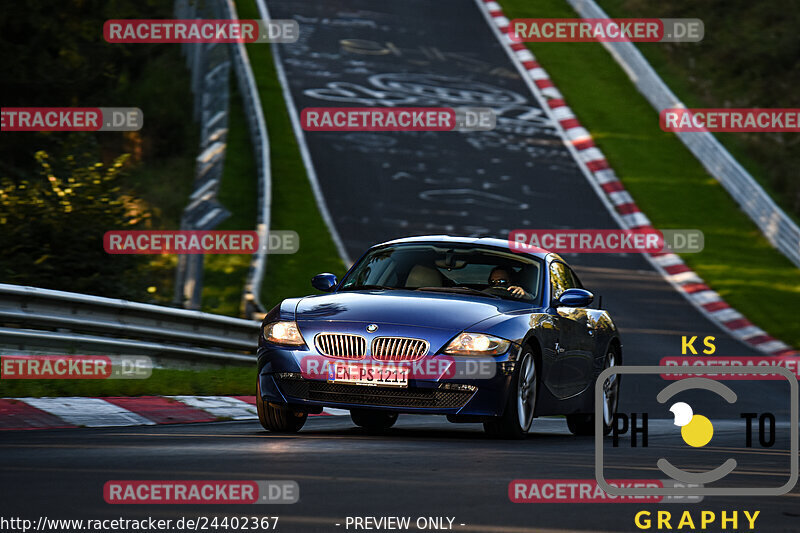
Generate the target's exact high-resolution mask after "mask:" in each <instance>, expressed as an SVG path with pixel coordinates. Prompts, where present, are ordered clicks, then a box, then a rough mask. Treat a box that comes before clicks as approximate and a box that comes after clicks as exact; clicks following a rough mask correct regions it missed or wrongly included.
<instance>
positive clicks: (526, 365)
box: [483, 346, 539, 439]
mask: <svg viewBox="0 0 800 533" xmlns="http://www.w3.org/2000/svg"><path fill="white" fill-rule="evenodd" d="M523 351H524V355H523V356H522V357H521V358H520V360H519V361H520V364H519V368H518V369H517V371H516V372H514V376H513V377H512V379H511V387H510V390H509V393H508V400H507V402H506V408H505V411H504V412H503V416H498V417H495V419H494V420H491V421H489V422H484V423H483V429H484V430H485V431H486V433H488V434H489V435H491V436H494V437H499V438H504V439H522V438H525V435H527V434H528V431H529V430H530V428H531V424H532V423H533V419H534V413H535V411H536V397H537V394H538V392H539V376H538V373H539V370H538V368H537V365H536V359H535V358H534V356H533V351H532V350H531V349H530V348H529V347H527V346H526V347H525V348H524V350H523Z"/></svg>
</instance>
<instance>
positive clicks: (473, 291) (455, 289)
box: [414, 287, 502, 300]
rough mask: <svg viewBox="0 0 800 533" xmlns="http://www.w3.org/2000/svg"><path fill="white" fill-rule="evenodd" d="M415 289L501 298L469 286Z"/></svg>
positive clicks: (418, 289)
mask: <svg viewBox="0 0 800 533" xmlns="http://www.w3.org/2000/svg"><path fill="white" fill-rule="evenodd" d="M414 290H415V291H431V292H463V293H467V294H474V295H476V296H486V297H487V298H497V299H498V300H502V298H501V297H500V296H497V295H496V294H489V293H487V292H483V291H479V290H478V289H473V288H471V287H419V288H417V289H414Z"/></svg>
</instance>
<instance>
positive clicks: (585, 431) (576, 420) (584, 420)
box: [567, 347, 619, 435]
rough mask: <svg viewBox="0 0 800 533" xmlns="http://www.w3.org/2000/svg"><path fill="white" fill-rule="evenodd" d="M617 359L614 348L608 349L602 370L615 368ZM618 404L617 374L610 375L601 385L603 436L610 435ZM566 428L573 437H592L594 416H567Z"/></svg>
mask: <svg viewBox="0 0 800 533" xmlns="http://www.w3.org/2000/svg"><path fill="white" fill-rule="evenodd" d="M618 359H619V356H618V354H617V350H616V348H613V347H612V348H609V350H608V353H607V354H606V362H605V365H604V367H603V369H604V370H605V369H606V368H613V367H615V366H617V364H618ZM618 403H619V374H612V375H611V376H610V377H609V378H608V379H607V380H606V381H605V383H603V435H608V434H609V433H611V425H612V424H613V423H614V415H615V414H616V413H617V404H618ZM567 427H568V428H569V430H570V431H571V432H572V434H574V435H594V414H576V415H567Z"/></svg>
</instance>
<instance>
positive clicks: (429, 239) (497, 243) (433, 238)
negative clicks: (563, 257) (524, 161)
mask: <svg viewBox="0 0 800 533" xmlns="http://www.w3.org/2000/svg"><path fill="white" fill-rule="evenodd" d="M414 242H417V243H440V244H472V245H477V246H490V247H492V248H502V249H504V250H507V251H509V252H514V253H519V254H524V255H530V256H533V257H538V258H539V259H544V258H545V257H547V256H548V255H551V256H554V255H555V254H552V253H550V252H548V251H547V250H544V249H542V248H537V247H535V246H529V247H528V249H526V250H525V251H524V252H521V251H518V250H512V249H511V247H510V246H509V243H508V239H496V238H493V237H459V236H453V235H420V236H417V237H404V238H402V239H394V240H391V241H386V242H382V243H380V244H376V245H375V246H373V248H374V247H377V246H386V245H389V244H405V243H414Z"/></svg>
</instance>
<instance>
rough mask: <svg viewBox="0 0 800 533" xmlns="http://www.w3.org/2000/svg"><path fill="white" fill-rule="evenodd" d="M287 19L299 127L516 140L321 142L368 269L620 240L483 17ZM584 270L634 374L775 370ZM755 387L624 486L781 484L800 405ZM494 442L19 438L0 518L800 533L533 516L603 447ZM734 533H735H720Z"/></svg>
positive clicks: (7, 463)
mask: <svg viewBox="0 0 800 533" xmlns="http://www.w3.org/2000/svg"><path fill="white" fill-rule="evenodd" d="M269 8H270V12H271V16H272V17H273V18H278V19H280V18H296V19H297V20H298V21H299V22H300V24H301V34H302V38H301V40H300V42H298V43H296V44H293V45H282V46H280V54H281V61H282V64H283V66H284V68H285V70H286V73H287V76H288V79H289V83H290V90H291V94H292V97H293V100H294V104H295V106H296V108H297V110H298V111H299V110H301V109H303V108H304V107H323V106H345V107H348V106H382V105H387V104H393V105H396V106H400V105H403V106H458V105H481V106H491V107H494V108H495V109H497V110H498V112H499V115H500V119H499V121H498V124H499V127H498V129H497V130H496V131H494V132H484V133H380V134H375V133H313V134H311V133H306V136H305V137H306V140H307V142H308V147H309V153H310V155H311V159H312V161H313V165H314V169H315V171H316V175H317V178H318V180H319V184H320V188H321V192H322V194H323V196H324V198H325V201H326V204H327V207H328V209H329V211H330V213H331V217H332V220H333V223H334V225H335V227H336V230H337V232H338V233H339V235H340V236H341V239H342V242H343V244H344V246H345V248H346V250H347V253H348V255H350V256H351V257H352V258H355V257H357V256H358V255H359V254H360V253H361V252H362V251H363V250H364V249H365V248H366V247H367V246H369V245H371V244H373V243H375V242H380V241H383V240H387V239H391V238H395V237H401V236H408V235H417V234H429V233H449V234H462V235H478V236H483V235H493V236H500V237H503V236H505V235H506V234H507V232H508V231H509V230H511V229H515V228H540V229H545V228H597V229H602V228H613V227H615V224H614V221H613V219H612V218H611V216H610V215H609V214H608V212H607V211H606V208H605V207H604V206H603V204H602V203H601V201H600V200H599V199H598V198H597V196H596V195H595V193H594V191H593V190H592V189H591V187H590V186H589V185H588V183H587V181H586V179H585V178H584V176H583V175H582V174H581V172H580V171H579V169H578V167H577V166H576V165H575V163H574V162H573V161H572V159H571V158H570V155H569V153H568V151H567V150H566V149H565V148H564V146H563V143H562V141H561V139H560V138H559V137H558V136H557V133H556V130H555V129H554V128H553V125H552V124H551V123H550V122H549V120H548V119H547V117H546V115H545V114H544V113H543V112H542V111H541V109H540V108H539V106H538V104H537V103H536V101H535V99H534V98H533V96H532V95H531V94H530V93H529V92H528V90H527V88H526V87H525V85H524V84H523V82H522V81H521V79H520V78H519V75H518V74H517V72H516V71H515V70H514V68H513V65H512V64H511V62H510V60H509V59H508V57H507V56H506V54H505V52H504V51H503V50H502V48H501V47H500V44H499V43H498V42H497V40H496V38H495V36H494V35H493V33H492V31H491V30H490V27H489V26H488V24H487V23H486V21H485V20H484V18H483V16H482V15H481V13H480V11H479V10H478V8H477V6H476V5H475V4H474V3H473V2H471V1H468V0H461V1H454V0H437V1H436V2H431V1H427V0H405V1H403V2H392V3H388V2H380V3H378V2H373V1H366V0H360V1H356V0H337V1H330V2H328V1H326V2H312V1H308V0H285V1H270V2H269ZM576 75H581V73H576ZM587 75H588V74H587ZM567 259H568V260H569V261H570V262H571V263H572V264H573V265H574V266H576V270H577V271H578V273H579V275H580V276H581V278H582V280H583V282H584V285H586V286H587V287H588V288H590V289H591V290H593V291H594V292H595V293H598V294H602V295H603V298H604V307H606V308H607V309H608V310H609V311H610V312H611V313H612V315H613V316H614V317H615V321H616V322H617V324H618V326H619V327H620V330H621V333H622V341H623V344H624V348H623V352H624V362H625V363H626V364H657V363H658V361H659V359H660V358H661V357H664V356H668V355H681V354H680V346H681V335H684V334H685V335H698V336H699V337H700V338H702V337H703V336H705V335H713V336H715V337H716V345H717V352H716V355H728V356H734V355H757V354H756V353H755V352H753V351H752V350H750V349H748V348H747V347H745V346H744V345H742V344H740V343H739V342H738V341H736V340H735V339H732V338H730V337H728V336H726V334H725V333H724V332H722V331H721V330H719V329H718V328H716V326H714V325H713V324H711V323H710V322H708V321H707V320H705V319H704V318H703V316H702V315H701V314H700V313H698V312H697V311H696V310H695V309H694V308H693V307H692V306H691V305H689V303H687V302H686V301H685V300H684V299H683V297H681V296H680V295H679V294H677V293H676V292H675V291H674V290H673V289H672V288H671V287H670V286H669V285H668V284H667V283H666V282H664V281H663V280H662V279H661V277H660V276H659V275H658V274H657V273H656V272H655V271H653V270H652V269H651V268H650V266H649V264H648V263H647V262H646V261H644V260H643V259H642V258H641V257H639V256H637V255H597V254H587V255H579V256H569V257H567ZM664 384H665V382H663V381H662V380H660V379H659V378H656V377H653V378H647V379H644V378H641V379H639V378H630V379H625V380H624V381H623V387H622V401H621V405H620V410H621V411H623V412H632V411H636V412H643V411H648V412H650V413H651V418H665V413H664V410H663V406H661V410H660V411H658V410H657V409H658V406H657V405H656V404H655V401H654V396H655V394H656V392H657V391H658V390H660V389H661V387H663V386H664ZM737 386H738V387H741V389H739V398H740V402H739V403H738V404H737V405H736V406H735V409H732V408H731V407H730V406H727V405H724V404H723V402H719V401H718V400H714V399H712V398H709V397H707V396H702V393H697V394H695V395H690V396H687V398H689V399H691V402H699V404H698V403H693V405H694V406H695V407H696V410H697V405H701V406H702V409H703V414H705V415H707V416H709V418H712V419H713V420H714V422H715V437H714V441H713V443H712V446H711V447H706V448H703V449H700V450H691V451H686V449H687V447H686V445H684V444H682V443H681V442H680V440H679V437H678V436H677V433H676V428H674V426H671V424H670V423H669V422H663V421H656V422H654V423H653V425H652V427H651V430H650V435H649V438H650V447H649V448H646V449H643V448H639V449H638V450H633V449H632V448H629V447H628V448H625V446H627V444H628V441H626V440H623V442H622V444H623V446H621V447H620V448H618V449H616V450H611V449H610V448H609V444H608V443H606V448H605V449H606V450H607V453H608V461H609V465H610V466H609V467H608V469H607V471H606V477H608V478H641V477H645V478H648V479H662V478H664V477H666V476H664V475H663V474H662V473H661V472H660V471H658V470H657V469H656V467H655V459H656V458H657V457H659V456H669V457H672V458H673V459H674V460H675V461H678V460H680V459H683V460H684V461H685V462H684V463H683V464H682V466H684V467H685V468H689V469H691V468H693V467H694V468H696V469H698V470H703V469H708V468H712V467H714V466H717V465H718V464H720V463H721V462H722V460H724V458H726V457H728V456H730V455H731V454H735V455H736V457H737V459H738V460H740V464H741V465H742V468H741V469H740V470H739V471H737V472H736V473H734V474H732V475H731V479H730V481H729V484H730V485H731V486H740V487H743V486H751V487H757V486H777V485H781V484H782V483H783V482H784V481H785V478H786V470H787V464H788V455H789V452H788V449H789V446H788V442H787V437H786V435H787V433H788V432H787V430H786V425H785V424H783V423H781V422H782V419H781V416H783V415H785V412H786V410H787V394H786V390H785V389H786V387H785V386H782V385H780V384H779V382H762V383H758V384H754V383H743V384H738V385H737ZM748 411H754V412H765V411H772V412H775V413H776V414H777V415H778V418H779V424H778V428H777V442H776V443H775V445H774V446H773V447H771V448H769V449H762V448H759V447H755V448H752V449H747V448H744V444H743V429H742V423H741V420H739V419H738V415H739V413H740V412H748ZM666 414H667V415H668V413H666ZM480 430H481V428H480V426H478V425H471V424H465V425H452V424H448V423H447V422H446V421H445V420H444V419H443V418H441V417H424V416H401V418H400V420H399V422H398V424H397V426H396V428H394V429H392V430H391V431H390V432H389V433H388V434H386V435H384V436H369V435H366V434H364V433H362V432H361V431H360V430H358V429H355V428H354V427H353V426H352V424H351V423H350V420H349V418H348V417H319V418H314V419H311V420H309V422H308V423H307V425H306V427H305V428H304V429H303V431H302V432H301V433H299V434H298V435H296V436H277V435H271V434H268V433H266V432H264V431H262V430H261V428H260V426H258V424H257V423H251V422H230V423H216V424H196V425H187V426H159V427H143V428H124V429H102V430H98V429H80V430H52V431H35V432H17V433H3V434H0V471H2V487H3V490H4V494H3V495H2V496H1V497H0V516H2V517H9V516H24V517H30V518H36V517H38V516H40V515H46V516H48V517H50V518H68V517H74V518H84V519H85V518H114V517H119V516H122V517H125V518H136V517H145V516H153V517H156V518H176V517H180V516H195V517H196V516H201V515H203V516H210V515H220V516H234V515H239V516H243V515H252V514H254V513H253V511H252V509H253V506H205V507H200V506H148V507H146V506H112V505H108V504H106V503H105V502H104V500H103V496H102V487H103V484H104V483H105V482H106V481H108V480H112V479H294V480H296V481H297V482H298V483H299V484H300V502H298V503H297V504H294V505H285V506H263V507H262V506H257V507H258V509H257V513H255V514H260V515H277V516H279V517H280V521H279V527H278V530H279V531H342V530H344V527H343V526H338V527H337V526H336V525H335V524H336V523H343V522H342V521H343V520H344V519H345V517H347V516H411V517H412V518H416V517H418V516H449V517H455V526H454V530H463V531H501V532H517V531H594V530H602V531H636V530H637V529H636V527H635V525H634V522H633V516H634V514H635V513H636V512H637V511H639V510H643V509H649V510H652V511H655V510H658V509H661V510H669V511H670V512H672V513H673V514H676V515H679V514H680V513H681V512H682V511H683V510H689V511H692V512H694V513H695V519H696V520H697V518H698V517H699V512H700V511H701V510H711V511H715V512H716V513H717V514H719V511H721V510H727V511H732V510H734V509H738V510H743V509H747V510H760V511H761V514H760V517H759V519H758V521H757V527H756V530H757V531H770V532H773V531H800V511H798V509H800V505H798V504H799V503H800V499H799V498H798V496H800V494H798V492H797V489H795V491H793V492H792V493H790V494H788V495H784V496H780V497H758V498H742V497H738V498H737V497H707V498H706V499H705V500H704V501H702V502H700V503H693V504H661V505H657V504H641V503H595V504H575V505H569V504H563V503H559V504H513V503H511V502H510V501H509V497H508V486H509V483H510V482H511V481H512V480H514V479H520V478H523V479H543V478H558V479H572V478H575V479H592V478H593V477H594V441H593V439H592V438H585V437H580V438H579V437H573V436H570V435H568V432H567V431H566V427H565V424H564V422H563V421H562V420H557V419H555V420H554V419H545V420H537V421H536V422H535V423H534V429H533V433H532V434H531V435H530V436H529V437H528V438H527V439H525V440H523V441H519V442H509V441H496V440H490V439H487V438H486V437H485V436H484V435H483V433H482V432H481V431H480ZM726 481H727V480H726ZM740 514H741V513H740ZM740 521H741V522H743V518H740ZM460 524H465V525H464V526H461V525H460ZM740 525H741V524H740ZM675 526H676V524H675V523H673V527H675ZM740 529H741V530H746V528H742V527H740ZM350 530H351V531H352V528H351V529H350ZM715 530H720V529H719V526H718V523H717V524H716V527H710V528H709V529H708V531H715ZM729 530H730V529H729ZM684 531H685V529H684Z"/></svg>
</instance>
